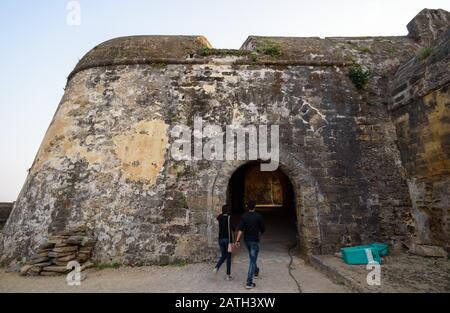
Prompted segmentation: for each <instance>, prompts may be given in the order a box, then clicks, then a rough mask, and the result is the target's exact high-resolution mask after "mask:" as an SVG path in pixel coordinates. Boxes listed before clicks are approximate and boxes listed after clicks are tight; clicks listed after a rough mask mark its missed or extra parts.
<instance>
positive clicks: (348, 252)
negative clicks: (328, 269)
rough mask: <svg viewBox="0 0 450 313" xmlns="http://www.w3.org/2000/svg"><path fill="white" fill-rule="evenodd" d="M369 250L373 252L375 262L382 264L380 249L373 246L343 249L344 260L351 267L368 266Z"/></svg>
mask: <svg viewBox="0 0 450 313" xmlns="http://www.w3.org/2000/svg"><path fill="white" fill-rule="evenodd" d="M367 249H369V250H370V251H371V253H372V257H373V260H374V261H376V262H378V263H379V264H381V257H380V255H379V253H378V249H377V248H375V247H373V246H371V245H366V246H356V247H348V248H342V249H341V254H342V260H344V262H345V263H347V264H350V265H358V264H359V265H360V264H368V263H369V260H368V258H367V254H366V250H367Z"/></svg>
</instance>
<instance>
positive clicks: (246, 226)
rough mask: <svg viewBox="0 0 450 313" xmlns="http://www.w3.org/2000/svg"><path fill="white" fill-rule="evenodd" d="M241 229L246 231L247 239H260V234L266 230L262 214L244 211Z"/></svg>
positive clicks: (245, 236)
mask: <svg viewBox="0 0 450 313" xmlns="http://www.w3.org/2000/svg"><path fill="white" fill-rule="evenodd" d="M239 230H241V231H243V232H244V240H245V241H259V234H260V233H261V234H262V233H264V231H265V230H266V228H265V227H264V223H263V219H262V216H261V214H259V213H257V212H247V213H244V215H242V217H241V224H240V226H239Z"/></svg>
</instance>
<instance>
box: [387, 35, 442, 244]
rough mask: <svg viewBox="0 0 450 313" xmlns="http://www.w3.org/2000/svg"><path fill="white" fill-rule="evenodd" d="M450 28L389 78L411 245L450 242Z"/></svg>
mask: <svg viewBox="0 0 450 313" xmlns="http://www.w3.org/2000/svg"><path fill="white" fill-rule="evenodd" d="M449 34H450V30H449V31H448V32H447V35H446V36H444V37H443V40H437V42H436V43H435V45H434V46H432V53H431V55H429V56H427V57H426V58H424V57H423V56H422V57H421V56H417V57H415V58H413V59H411V60H410V61H409V62H407V63H406V64H405V65H403V66H401V67H400V69H399V71H398V72H397V74H396V76H395V78H394V80H393V84H392V86H393V103H392V106H391V111H392V115H393V117H394V119H395V124H396V128H397V136H398V142H399V147H400V152H401V157H402V163H403V165H404V167H405V169H406V170H407V173H408V185H409V192H410V195H411V199H412V204H413V215H414V218H415V221H416V226H417V231H416V232H415V237H414V238H413V239H414V242H415V243H419V244H429V245H430V244H431V245H439V246H442V247H445V248H446V249H447V250H449V247H450V246H449V242H450V240H449V239H450V96H449V82H450V65H449V64H450V54H449V51H450V36H449Z"/></svg>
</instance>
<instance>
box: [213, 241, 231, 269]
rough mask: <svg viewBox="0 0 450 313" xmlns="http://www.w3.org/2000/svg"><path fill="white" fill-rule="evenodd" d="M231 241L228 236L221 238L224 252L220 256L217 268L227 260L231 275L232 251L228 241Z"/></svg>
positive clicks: (220, 244) (221, 248)
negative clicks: (229, 249)
mask: <svg viewBox="0 0 450 313" xmlns="http://www.w3.org/2000/svg"><path fill="white" fill-rule="evenodd" d="M229 242H230V241H229V240H228V238H225V239H219V247H220V253H221V254H222V255H221V256H220V259H219V261H218V262H217V264H216V268H217V269H219V268H220V267H221V266H222V264H223V262H225V260H227V275H231V253H230V252H228V243H229Z"/></svg>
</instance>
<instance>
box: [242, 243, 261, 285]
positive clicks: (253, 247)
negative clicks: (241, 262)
mask: <svg viewBox="0 0 450 313" xmlns="http://www.w3.org/2000/svg"><path fill="white" fill-rule="evenodd" d="M245 245H246V246H247V249H248V255H249V257H250V263H249V267H248V275H247V286H251V285H252V283H253V276H254V275H258V274H259V268H258V266H257V265H256V261H257V259H258V252H259V242H257V241H246V242H245Z"/></svg>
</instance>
